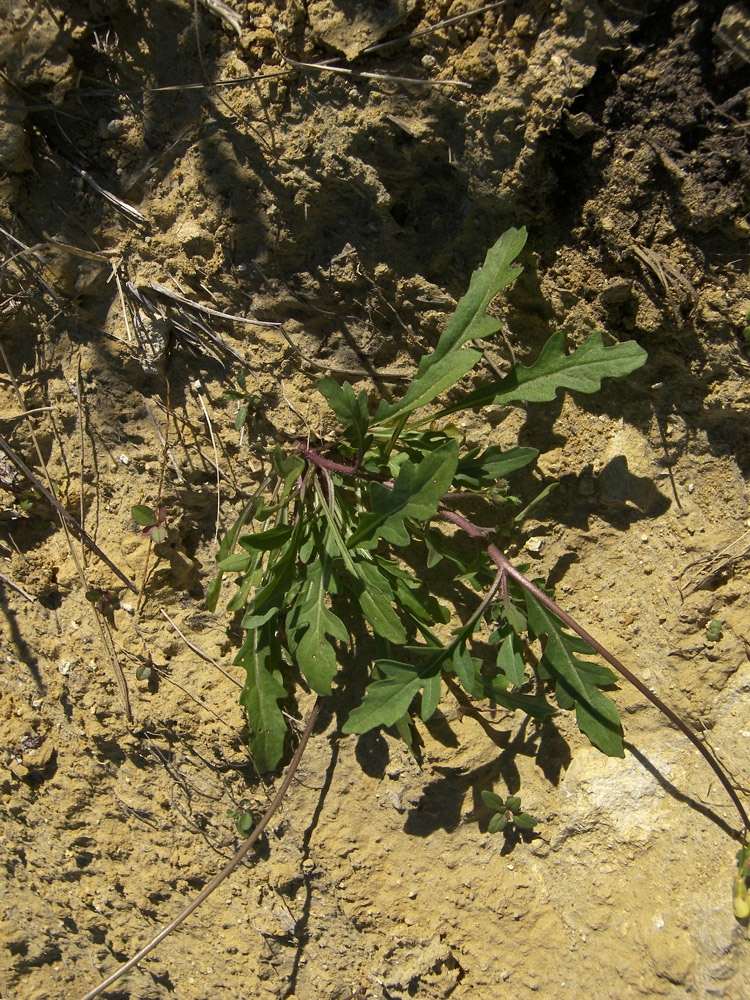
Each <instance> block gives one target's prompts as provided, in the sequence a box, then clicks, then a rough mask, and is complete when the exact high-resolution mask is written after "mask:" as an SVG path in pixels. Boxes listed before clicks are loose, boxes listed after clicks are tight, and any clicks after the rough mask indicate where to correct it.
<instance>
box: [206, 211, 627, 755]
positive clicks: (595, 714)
mask: <svg viewBox="0 0 750 1000" xmlns="http://www.w3.org/2000/svg"><path fill="white" fill-rule="evenodd" d="M525 241H526V233H525V231H524V230H516V229H512V230H510V231H509V232H507V233H505V234H504V235H503V236H502V237H501V238H500V239H499V240H498V242H497V243H496V244H495V245H494V246H493V247H492V248H491V249H490V251H489V252H488V254H487V257H486V259H485V262H484V266H483V267H482V268H481V269H480V270H478V271H476V272H475V273H474V275H473V277H472V279H471V283H470V286H469V289H468V291H467V293H466V295H464V297H463V298H462V299H461V300H460V301H459V303H458V306H457V308H456V311H455V314H454V316H453V318H452V319H451V321H450V323H449V324H448V326H447V328H446V329H445V331H444V333H443V334H442V335H441V337H440V338H439V340H438V343H437V345H436V347H435V349H434V350H433V352H432V353H431V354H428V355H426V356H425V357H423V358H422V360H421V363H420V365H419V368H418V371H417V373H416V375H415V377H414V379H413V380H412V382H411V383H410V385H409V387H408V388H407V390H406V391H405V393H404V394H403V395H402V396H401V398H400V399H396V400H395V401H393V402H389V401H386V400H384V399H377V398H375V399H371V398H370V397H369V396H368V394H367V392H366V391H364V390H360V391H356V390H355V389H354V387H353V386H352V385H351V384H350V383H348V382H346V383H344V384H343V385H339V384H338V383H337V382H336V381H335V380H334V379H333V378H330V377H324V378H321V379H319V380H318V382H317V388H318V390H319V392H320V393H321V395H322V396H323V397H324V398H325V400H326V401H327V403H328V405H329V406H330V408H331V410H332V411H333V413H334V414H335V416H336V418H337V419H338V422H339V424H340V434H339V436H338V438H337V440H336V442H335V444H334V445H332V446H331V445H327V446H326V447H325V448H323V447H322V446H316V445H315V444H312V445H311V444H308V443H302V442H296V443H292V445H291V446H290V447H288V448H281V447H280V446H279V447H277V448H276V449H275V452H274V454H273V456H272V463H273V472H272V475H271V476H270V477H269V481H268V485H267V487H266V488H265V490H264V491H263V492H262V493H261V495H259V496H257V497H255V498H254V499H253V500H252V501H251V502H250V503H249V504H248V505H247V507H246V508H245V510H244V511H243V513H242V514H241V516H240V518H239V519H238V521H237V523H236V524H235V525H234V526H233V528H232V529H231V530H230V531H229V532H228V534H227V535H226V537H225V538H224V539H223V541H222V543H221V548H220V551H219V554H218V559H217V561H218V567H219V574H218V577H217V579H216V580H215V581H214V584H213V585H212V587H211V589H210V592H209V597H208V603H209V607H210V608H211V609H212V610H213V609H215V607H216V604H217V601H218V597H219V591H220V589H221V585H222V577H223V576H224V575H225V574H230V575H231V576H233V577H234V580H235V583H236V589H235V593H234V594H233V596H232V597H231V599H230V601H229V604H228V608H229V610H230V611H234V612H238V613H239V614H240V615H241V616H242V617H241V624H242V628H243V630H244V642H243V643H242V646H241V648H240V650H239V652H238V654H237V657H236V660H235V662H236V664H237V665H239V666H241V667H242V668H244V670H245V674H246V680H245V684H244V687H243V690H242V694H241V697H240V701H241V703H242V705H243V706H244V708H245V709H246V711H247V717H248V722H249V726H250V748H251V751H252V753H253V756H254V760H255V763H256V766H257V767H258V769H259V770H260V771H265V770H268V769H272V768H274V767H275V766H276V765H277V764H278V763H279V761H280V760H281V758H282V755H283V752H284V741H285V736H286V732H287V726H286V724H285V721H284V716H283V714H282V711H281V703H282V702H283V701H284V700H285V699H286V698H288V697H289V696H290V695H291V694H292V685H293V684H294V683H295V678H296V679H297V680H300V679H302V680H303V682H304V683H305V684H306V685H308V686H309V688H311V689H312V690H313V691H315V692H316V693H317V694H318V695H322V696H324V695H329V694H331V693H332V690H333V685H334V682H335V681H336V678H337V675H338V672H339V661H340V653H341V650H342V648H343V647H345V646H348V647H350V649H351V648H352V647H354V648H355V649H356V650H357V651H359V650H360V649H361V648H363V644H362V642H361V641H360V640H361V639H362V638H363V635H364V633H369V635H370V637H371V640H372V643H371V645H372V646H373V648H374V649H375V655H374V662H372V661H371V659H365V658H362V661H361V672H360V675H359V677H358V678H357V681H356V683H358V684H359V685H361V686H362V687H363V688H364V689H365V693H364V697H363V698H362V700H361V703H360V704H359V705H358V707H356V708H355V709H354V710H353V711H352V712H351V714H350V715H349V717H348V719H347V720H346V722H345V724H344V726H343V731H344V732H345V733H363V732H365V731H367V730H369V729H372V728H374V727H376V726H396V727H397V729H398V731H399V732H400V733H401V734H402V736H403V737H404V738H405V739H406V740H407V742H410V741H411V738H412V729H411V720H412V717H413V716H414V715H415V714H418V715H419V716H420V717H421V718H422V719H423V720H428V719H429V718H430V717H431V716H432V715H433V713H434V712H435V710H436V708H437V706H438V702H439V701H440V697H441V688H442V681H443V678H444V677H446V676H447V677H449V678H450V679H451V682H453V681H454V680H457V681H458V682H459V683H460V684H461V685H462V687H463V688H464V690H465V691H466V692H467V693H468V694H469V695H470V696H471V697H473V698H477V699H489V700H490V701H491V702H492V703H494V704H496V705H499V706H501V707H502V708H505V709H509V710H520V711H524V712H526V713H528V714H529V715H531V716H533V717H535V718H544V717H545V716H547V715H549V714H550V713H552V712H553V711H556V710H557V709H556V708H555V706H554V705H553V704H550V703H549V702H548V701H547V699H546V697H545V696H544V694H543V693H540V692H544V690H545V689H547V690H549V691H554V698H555V701H556V702H557V707H559V708H562V709H572V708H575V711H576V714H577V720H578V723H579V725H580V727H581V728H582V729H583V731H584V732H586V733H587V735H588V736H589V738H590V739H591V740H592V741H593V742H594V743H595V744H596V745H597V746H598V747H600V748H601V749H602V750H604V751H605V752H606V753H610V754H618V755H622V753H623V750H622V734H621V729H620V722H619V717H618V714H617V711H616V709H615V706H614V705H613V703H612V702H611V701H610V700H609V699H608V698H607V697H606V695H605V694H603V692H602V691H601V688H602V687H607V686H609V685H611V684H612V682H613V680H614V675H613V674H612V672H611V671H610V670H609V669H608V668H605V667H602V666H600V665H598V664H596V663H593V662H592V661H591V660H589V659H586V658H585V657H586V656H587V655H588V654H590V653H591V652H592V650H591V649H590V647H588V646H587V644H586V643H584V642H583V641H582V640H581V639H579V638H578V637H577V636H573V635H570V634H568V632H567V631H566V630H565V628H564V627H563V625H562V624H561V622H560V621H559V620H558V619H557V618H555V616H554V615H553V614H551V613H550V612H549V611H548V609H547V608H546V607H545V606H544V604H543V603H540V602H539V600H538V599H537V598H536V597H534V596H533V595H532V594H530V593H527V592H522V589H521V588H519V587H518V586H516V585H515V584H514V583H513V582H512V581H509V580H508V578H507V576H506V574H505V573H504V572H503V571H502V569H501V568H499V564H498V559H497V558H493V556H492V553H493V551H494V552H497V551H498V550H497V549H494V548H493V546H494V542H493V541H492V540H493V538H494V539H497V538H498V537H501V535H502V532H503V531H511V530H512V529H513V528H514V527H516V526H517V525H518V524H519V523H520V522H521V521H522V520H523V518H524V517H525V516H528V514H529V513H530V512H531V511H532V510H533V509H534V507H535V504H536V503H537V502H540V501H541V500H542V499H543V498H544V496H545V495H546V493H547V492H548V490H545V491H544V492H543V494H542V495H541V496H540V497H536V498H533V499H532V500H531V502H530V503H527V504H526V506H525V507H524V506H523V504H521V503H520V502H519V501H518V500H517V499H516V498H514V497H513V496H511V495H510V493H509V492H508V488H507V485H506V483H505V479H506V477H507V476H509V475H511V474H512V473H513V472H515V471H516V470H518V469H520V468H522V467H524V466H527V465H528V464H529V463H531V462H533V461H534V460H535V458H536V457H537V454H538V452H537V451H536V450H535V449H533V448H521V447H513V448H509V449H506V450H503V449H501V448H499V447H497V446H495V445H490V446H489V447H487V448H484V449H481V448H478V447H466V446H465V445H464V442H463V437H462V435H461V434H460V432H459V431H458V430H457V428H456V427H454V426H453V425H452V424H451V423H450V420H449V419H448V418H449V417H450V416H452V415H453V414H455V413H458V412H460V411H462V410H467V409H472V410H481V409H482V408H484V407H488V406H497V405H503V406H505V405H507V404H508V403H525V402H543V401H549V400H552V399H553V398H554V397H555V395H556V393H557V392H558V391H559V390H561V389H569V390H573V391H577V392H586V393H589V392H594V391H596V390H597V389H599V387H600V385H601V380H602V379H603V378H604V377H613V376H622V375H627V374H628V373H629V372H632V371H633V370H634V369H636V368H638V367H639V366H640V365H642V364H643V363H644V361H645V359H646V354H645V352H644V351H643V350H642V349H641V348H640V347H639V346H638V345H637V344H635V343H634V342H628V343H622V344H614V345H612V346H605V344H604V342H603V339H602V335H601V334H599V333H595V334H592V335H591V336H590V337H589V338H588V339H587V340H585V341H584V342H583V343H582V344H581V345H580V346H579V347H578V348H577V350H575V351H573V352H572V353H570V354H568V353H566V350H565V345H564V340H563V335H562V334H561V333H555V334H553V335H552V337H550V339H549V340H548V341H547V343H546V344H545V346H544V348H543V349H542V352H541V354H540V355H539V357H538V358H537V360H536V361H535V362H534V363H533V364H531V365H530V366H525V365H523V364H514V365H513V366H512V368H511V369H510V371H509V372H508V374H507V375H506V376H505V377H504V378H501V379H496V380H494V381H489V382H488V381H486V380H482V379H481V377H480V376H477V379H476V380H475V387H473V388H471V390H470V391H466V390H463V389H462V388H461V386H460V383H461V381H462V380H463V379H464V378H465V376H467V375H468V374H469V373H470V372H471V371H472V370H473V369H475V368H477V366H478V365H479V363H480V362H481V360H482V356H483V349H484V348H483V342H484V341H486V340H487V338H489V337H492V336H493V335H494V334H496V333H497V331H498V330H499V328H500V323H499V321H498V320H497V319H496V318H495V317H494V316H491V315H490V314H488V311H487V310H488V307H489V305H490V303H491V301H492V300H493V299H494V297H495V296H496V295H497V294H498V293H499V292H500V291H501V290H502V289H503V288H505V287H506V286H507V285H509V284H510V283H511V282H512V281H513V280H514V279H515V278H516V277H517V275H518V274H519V273H520V271H521V268H520V267H517V266H514V264H513V262H514V260H515V258H516V257H517V256H518V254H519V253H520V252H521V250H522V248H523V246H524V243H525ZM441 397H442V402H441V401H440V398H441ZM467 501H469V502H470V503H471V504H472V509H476V506H477V504H478V503H479V504H481V503H484V505H485V508H486V517H485V519H484V522H483V523H484V526H481V527H480V526H479V525H477V524H475V523H474V522H472V521H470V520H469V519H468V518H467V517H466V516H464V515H463V514H461V513H459V508H461V509H464V508H463V505H464V503H465V502H467ZM519 508H521V509H520V510H519ZM459 535H463V536H465V537H464V538H459V537H457V536H459ZM472 539H473V541H472ZM480 542H481V544H479V543H480ZM454 580H455V581H459V580H460V581H462V584H463V583H468V584H469V585H470V586H471V587H473V588H475V589H476V590H477V591H479V592H480V594H481V595H482V596H481V599H478V602H477V603H478V606H476V607H475V608H474V609H473V610H469V611H468V612H467V613H466V614H465V615H464V616H463V619H459V618H458V617H457V615H456V613H455V612H454V610H453V608H454V607H455V606H456V604H459V606H460V602H459V601H458V599H457V598H455V599H454V598H453V597H452V596H450V597H449V598H446V596H445V587H444V584H445V583H446V582H448V583H451V581H454ZM433 583H434V584H435V586H431V584H433ZM438 583H439V584H440V587H438V586H437V584H438ZM451 586H453V584H452V583H451ZM456 587H457V588H458V587H459V584H458V583H456ZM465 591H466V587H462V593H465ZM449 605H450V606H449ZM487 626H489V627H491V629H492V630H493V631H494V632H495V640H496V642H497V646H498V650H497V655H496V657H493V660H492V662H490V663H488V662H487V657H486V642H484V643H481V644H480V643H479V642H478V634H479V633H481V631H482V630H484V629H485V628H486V627H487ZM537 641H539V642H540V643H541V644H542V650H543V655H542V658H541V661H540V663H539V666H538V667H535V668H533V669H536V671H537V676H536V677H534V676H533V675H532V673H531V669H532V668H531V667H530V666H529V665H527V659H529V658H525V651H526V650H527V648H528V645H529V644H530V643H533V642H537ZM482 651H484V652H485V655H484V656H482V655H478V654H479V653H481V652H482ZM529 662H530V663H531V662H533V661H532V660H529ZM532 690H533V693H532Z"/></svg>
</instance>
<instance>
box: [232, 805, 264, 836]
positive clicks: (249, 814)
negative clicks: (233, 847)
mask: <svg viewBox="0 0 750 1000" xmlns="http://www.w3.org/2000/svg"><path fill="white" fill-rule="evenodd" d="M227 816H229V817H230V818H231V819H233V820H234V825H235V826H236V828H237V833H239V835H240V836H241V837H249V836H250V833H251V831H252V829H253V827H254V826H255V824H256V823H257V817H256V816H255V814H254V813H253V811H252V809H251V808H250V802H249V800H248V799H242V800H241V801H240V804H239V806H238V807H237V809H228V810H227Z"/></svg>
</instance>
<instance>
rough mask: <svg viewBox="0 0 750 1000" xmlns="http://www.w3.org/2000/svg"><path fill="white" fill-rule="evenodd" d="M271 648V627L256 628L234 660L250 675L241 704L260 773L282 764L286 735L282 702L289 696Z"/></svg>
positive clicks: (252, 750)
mask: <svg viewBox="0 0 750 1000" xmlns="http://www.w3.org/2000/svg"><path fill="white" fill-rule="evenodd" d="M271 645H272V636H271V630H270V627H269V626H265V627H263V628H259V629H254V630H253V631H251V632H250V634H249V635H248V637H247V639H246V641H245V643H244V644H243V646H242V648H241V649H240V651H239V653H238V654H237V657H236V659H235V661H234V662H235V663H236V664H237V665H238V666H243V667H244V668H245V670H246V674H247V675H246V680H245V686H244V687H243V689H242V693H241V694H240V704H241V705H242V706H243V707H244V709H245V711H246V712H247V720H248V724H249V726H250V751H251V753H252V755H253V761H254V762H255V766H256V768H257V769H258V772H259V773H260V774H262V773H263V772H264V771H272V770H273V769H274V768H275V767H276V765H277V764H278V763H279V761H280V760H281V756H282V754H283V752H284V738H285V736H286V725H285V724H284V716H283V715H282V713H281V709H280V708H279V704H278V703H279V702H280V701H281V700H282V699H283V698H286V696H287V693H286V689H285V688H284V685H283V684H282V683H281V674H280V673H279V671H278V670H274V669H273V667H272V664H273V662H274V658H273V657H272V655H271V652H272V651H271Z"/></svg>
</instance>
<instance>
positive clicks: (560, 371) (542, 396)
mask: <svg viewBox="0 0 750 1000" xmlns="http://www.w3.org/2000/svg"><path fill="white" fill-rule="evenodd" d="M647 357H648V355H647V354H646V352H645V351H644V350H643V348H642V347H640V346H639V345H638V344H637V343H636V342H635V341H634V340H628V341H626V342H625V343H623V344H613V345H612V346H611V347H605V346H604V344H603V342H602V335H601V333H599V332H597V333H592V334H591V336H590V337H588V338H587V340H585V341H584V342H583V344H581V346H580V347H579V348H578V349H577V350H575V351H574V352H573V353H572V354H566V353H565V337H564V334H563V333H561V332H559V331H558V332H557V333H553V334H552V336H551V337H550V338H549V340H548V341H547V343H546V344H545V345H544V347H543V348H542V353H541V354H540V355H539V357H538V358H537V360H536V361H535V362H534V364H532V365H530V366H529V367H526V366H525V365H522V364H520V363H517V364H515V365H514V366H513V368H512V369H511V371H510V372H509V373H508V374H507V375H506V376H505V378H504V379H501V380H500V381H499V382H491V383H490V384H489V385H486V386H484V387H483V388H481V389H477V390H475V391H474V392H470V393H467V394H466V395H465V396H464V397H463V398H462V399H461V400H460V401H459V402H457V403H455V404H453V405H452V406H447V407H445V409H443V410H441V411H440V414H439V415H440V416H441V417H445V416H447V415H448V414H450V413H457V412H458V411H459V410H467V409H474V410H475V409H480V408H481V407H483V406H490V405H492V404H498V403H511V402H525V403H546V402H550V401H551V400H553V399H554V398H555V395H556V393H557V390H558V389H570V390H573V391H575V392H586V393H591V392H597V391H598V390H599V389H600V388H601V384H602V379H603V378H617V377H619V376H621V375H628V374H630V372H633V371H635V370H636V369H637V368H640V367H641V365H643V364H645V362H646V359H647Z"/></svg>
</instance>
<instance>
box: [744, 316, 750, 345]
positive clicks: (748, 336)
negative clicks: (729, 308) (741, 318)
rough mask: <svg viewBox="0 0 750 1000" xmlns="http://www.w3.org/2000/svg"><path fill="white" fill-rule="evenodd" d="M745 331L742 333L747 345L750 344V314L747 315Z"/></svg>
mask: <svg viewBox="0 0 750 1000" xmlns="http://www.w3.org/2000/svg"><path fill="white" fill-rule="evenodd" d="M745 324H746V325H745V329H744V330H743V331H742V338H743V340H744V341H745V343H750V312H747V313H745Z"/></svg>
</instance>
